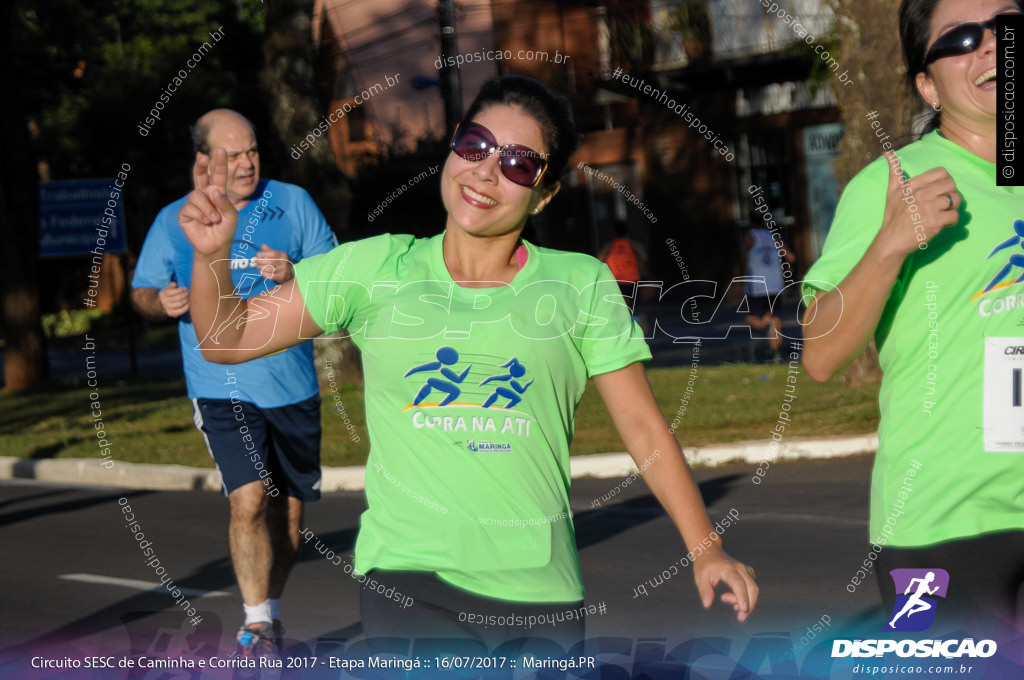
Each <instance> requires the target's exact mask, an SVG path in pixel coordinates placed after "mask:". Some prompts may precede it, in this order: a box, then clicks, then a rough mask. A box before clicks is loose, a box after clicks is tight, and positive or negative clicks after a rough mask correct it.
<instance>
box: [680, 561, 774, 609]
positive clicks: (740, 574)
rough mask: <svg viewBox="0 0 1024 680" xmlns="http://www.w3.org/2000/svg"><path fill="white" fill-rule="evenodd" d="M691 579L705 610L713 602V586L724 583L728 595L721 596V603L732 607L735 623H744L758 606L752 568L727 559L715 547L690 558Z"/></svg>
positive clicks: (757, 590)
mask: <svg viewBox="0 0 1024 680" xmlns="http://www.w3.org/2000/svg"><path fill="white" fill-rule="evenodd" d="M693 579H694V581H696V583H697V592H698V593H700V601H701V604H703V605H704V609H708V608H709V607H711V605H713V604H714V603H715V587H716V586H718V584H720V583H723V582H724V583H725V585H726V586H727V587H728V588H729V592H726V593H722V602H724V603H725V604H729V605H732V608H733V610H734V611H735V612H736V619H737V620H738V621H746V620H747V617H749V616H750V615H751V614H752V613H753V612H754V607H755V606H757V596H758V594H759V593H760V590H759V589H758V587H757V581H756V580H755V579H754V569H753V568H752V567H748V566H747V565H745V564H743V563H742V562H738V561H736V560H734V559H733V558H731V557H729V555H727V554H726V553H725V551H724V550H722V549H721V548H720V547H718V546H714V547H712V548H711V550H709V551H707V552H705V553H704V554H702V555H701V556H700V557H695V558H694V559H693Z"/></svg>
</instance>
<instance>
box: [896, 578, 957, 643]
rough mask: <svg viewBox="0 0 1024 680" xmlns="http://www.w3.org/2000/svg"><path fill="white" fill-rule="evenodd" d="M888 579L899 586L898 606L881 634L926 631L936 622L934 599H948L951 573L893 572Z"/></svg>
mask: <svg viewBox="0 0 1024 680" xmlns="http://www.w3.org/2000/svg"><path fill="white" fill-rule="evenodd" d="M889 575H890V576H891V577H892V580H893V583H894V584H895V585H896V603H895V604H894V605H893V607H892V614H891V616H890V617H889V623H887V624H886V625H885V626H883V627H882V630H884V631H902V632H916V631H922V630H927V629H928V628H929V627H930V626H931V625H932V623H933V622H934V621H935V609H936V606H937V605H938V601H937V600H935V599H934V598H935V597H942V598H944V597H946V589H947V588H948V587H949V573H948V572H947V571H946V570H945V569H893V570H892V571H890V572H889ZM900 593H903V594H902V595H900Z"/></svg>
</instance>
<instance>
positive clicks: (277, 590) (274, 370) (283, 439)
mask: <svg viewBox="0 0 1024 680" xmlns="http://www.w3.org/2000/svg"><path fill="white" fill-rule="evenodd" d="M192 141H193V145H194V147H195V153H196V157H197V159H198V157H199V156H200V155H203V156H210V155H211V154H212V153H213V152H214V150H215V149H218V148H222V149H224V150H225V151H226V153H227V159H228V186H227V196H228V198H229V199H230V200H231V202H232V203H233V204H234V206H235V208H236V209H237V210H238V211H239V220H238V228H237V230H236V232H235V240H234V243H233V245H232V252H231V257H232V261H231V274H232V278H233V285H234V287H235V290H236V291H237V293H238V294H239V295H240V296H241V297H243V298H245V297H251V296H253V295H258V294H260V293H262V292H264V291H267V290H269V289H271V288H273V287H275V286H277V285H278V284H281V283H284V282H285V281H288V280H289V279H291V278H293V277H294V270H293V268H292V263H294V262H298V261H299V260H301V259H302V258H304V257H310V256H311V255H317V254H319V253H325V252H327V251H329V250H331V249H332V248H333V247H334V246H336V245H337V240H336V239H335V237H334V234H333V233H332V232H331V230H330V227H328V225H327V222H326V220H325V219H324V216H323V215H322V214H321V213H320V210H319V209H318V208H317V207H316V205H315V204H314V203H313V200H312V199H311V198H310V197H309V194H307V193H306V192H305V191H304V190H303V189H301V188H299V187H297V186H294V185H291V184H285V183H283V182H277V181H274V180H261V179H260V161H259V150H258V148H257V145H256V134H255V130H254V128H253V126H252V123H250V122H249V120H248V119H246V118H245V117H244V116H242V115H241V114H239V113H237V112H235V111H231V110H228V109H215V110H213V111H210V112H209V113H206V114H205V115H203V116H202V117H201V118H199V120H198V121H197V122H196V124H195V126H194V127H193V129H192ZM185 198H186V197H182V198H180V199H178V200H177V201H175V202H173V203H171V204H170V205H168V206H166V207H165V208H164V209H163V210H161V211H160V213H159V214H158V215H157V218H156V220H155V221H154V222H153V225H152V227H151V228H150V230H149V233H148V234H147V235H146V241H145V243H144V244H143V246H142V252H141V253H140V254H139V261H138V265H137V266H136V269H135V275H134V278H133V280H132V289H133V290H132V302H133V303H134V305H135V307H136V309H138V310H139V312H140V313H141V314H143V315H144V316H146V317H147V318H151V319H166V318H177V319H179V323H178V335H179V337H180V339H181V350H182V358H183V363H184V366H185V380H186V383H187V386H188V396H189V398H190V399H192V403H193V408H194V412H195V422H196V426H197V427H198V428H199V430H200V431H201V432H202V433H203V437H204V439H205V440H206V445H207V448H208V449H209V451H210V455H211V456H212V457H213V459H214V461H215V462H216V464H217V467H218V469H219V470H220V473H221V476H222V478H223V482H224V493H225V494H226V495H227V496H228V500H229V503H230V506H231V520H230V524H229V532H228V534H229V543H230V549H231V559H232V562H233V564H234V568H235V576H236V578H237V579H238V586H239V590H241V593H242V600H243V605H244V609H245V622H244V624H243V625H242V628H241V630H240V631H239V633H238V644H239V649H238V653H239V654H240V655H242V656H252V655H255V654H268V653H270V654H273V653H276V650H275V649H274V647H275V645H276V644H277V641H279V639H280V636H281V632H282V627H281V623H280V611H279V610H280V600H281V594H282V592H283V590H284V585H285V581H286V579H287V577H288V573H289V571H290V570H291V566H292V563H293V561H294V558H295V553H296V551H297V549H298V541H299V531H300V528H301V526H302V505H303V503H304V502H307V501H313V500H317V499H319V497H320V397H319V389H318V386H317V381H316V370H315V368H314V366H313V348H312V343H311V342H306V343H303V344H301V345H298V346H295V347H291V348H289V349H287V350H285V351H283V352H278V353H275V354H272V355H270V356H265V357H261V358H259V359H254V360H252V361H249V362H246V363H243V364H239V365H236V366H223V365H219V364H213V363H210V362H208V361H206V360H204V359H203V357H202V354H201V353H200V351H199V339H198V338H197V337H196V332H195V328H194V327H193V325H192V321H191V318H190V316H189V314H188V310H189V286H190V283H191V280H192V246H191V244H190V243H189V242H188V239H187V238H186V237H185V235H184V233H183V232H182V230H181V227H180V225H179V224H178V210H179V209H180V208H181V206H182V205H183V204H184V202H185Z"/></svg>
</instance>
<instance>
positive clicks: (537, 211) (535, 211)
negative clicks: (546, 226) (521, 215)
mask: <svg viewBox="0 0 1024 680" xmlns="http://www.w3.org/2000/svg"><path fill="white" fill-rule="evenodd" d="M539 212H540V208H534V209H533V210H531V211H530V214H531V215H536V214H538V213H539Z"/></svg>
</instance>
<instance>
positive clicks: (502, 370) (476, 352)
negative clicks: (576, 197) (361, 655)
mask: <svg viewBox="0 0 1024 680" xmlns="http://www.w3.org/2000/svg"><path fill="white" fill-rule="evenodd" d="M442 238H443V237H442V236H441V235H439V236H435V237H433V238H429V239H415V238H413V237H412V236H405V235H390V234H385V235H382V236H376V237H373V238H369V239H365V240H362V241H356V242H352V243H347V244H343V245H341V246H339V247H338V248H336V249H334V250H333V251H331V252H330V253H327V254H325V255H322V256H320V257H314V258H309V259H306V260H303V261H302V262H300V263H299V264H298V265H296V267H295V270H296V271H295V277H296V282H297V284H298V286H299V288H298V290H299V291H300V292H301V294H302V296H303V299H304V301H305V304H306V307H307V309H308V310H309V313H310V315H311V317H312V318H313V320H314V321H315V322H316V323H317V325H319V326H320V328H322V329H323V330H324V331H327V332H333V331H335V330H337V329H339V328H345V329H347V330H348V332H349V333H350V334H351V335H352V340H353V342H355V344H356V345H357V346H358V347H359V349H360V350H361V352H362V362H363V370H364V377H365V382H366V396H365V398H366V414H367V415H366V419H367V427H368V429H369V435H370V442H371V448H370V454H369V459H368V461H367V466H366V496H367V501H368V506H369V507H368V509H367V511H366V512H365V513H364V514H363V516H362V518H361V523H360V531H359V538H358V540H357V543H356V560H355V562H356V563H355V568H356V570H357V571H359V572H368V571H370V570H373V569H381V570H414V571H429V572H435V573H437V575H438V576H439V577H440V578H441V579H443V580H444V581H446V582H447V583H449V584H451V585H453V586H456V587H458V588H461V589H464V590H467V591H469V592H472V593H475V594H477V595H481V596H485V597H491V598H496V599H502V600H508V601H513V602H571V601H576V600H579V599H582V597H583V585H582V580H581V578H580V571H579V562H578V558H577V555H576V542H575V533H574V531H573V523H572V515H571V511H570V509H569V483H570V474H569V443H570V441H571V439H572V432H573V422H574V414H575V410H576V406H577V404H578V403H579V400H580V398H581V397H582V395H583V390H584V388H585V386H586V382H587V379H588V378H590V377H592V376H594V375H599V374H601V373H607V372H610V371H614V370H617V369H620V368H623V367H625V366H627V365H629V364H631V363H633V362H635V361H646V360H648V359H650V352H649V350H648V348H647V344H646V342H645V341H644V339H643V334H642V331H641V330H640V329H639V327H638V326H637V325H636V324H635V323H634V322H633V321H632V320H631V318H630V314H629V309H628V308H627V307H626V305H625V302H624V300H623V298H622V295H621V293H620V292H619V288H618V286H617V285H616V283H615V280H614V278H613V277H612V275H611V272H610V271H609V270H608V268H607V267H606V266H605V265H603V264H601V263H600V262H598V261H597V260H595V259H594V258H592V257H589V256H586V255H581V254H578V253H568V252H561V251H556V250H549V249H545V248H539V247H536V246H533V245H531V244H525V247H526V249H527V253H528V256H527V258H526V262H525V264H524V265H523V266H522V268H521V269H520V270H519V271H518V272H517V274H516V276H515V278H514V279H513V281H512V283H511V284H510V285H496V286H495V287H487V288H466V287H462V286H459V285H457V284H455V283H454V282H453V281H452V278H451V276H450V274H449V273H448V270H447V268H446V267H445V265H444V258H443V254H442Z"/></svg>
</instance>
